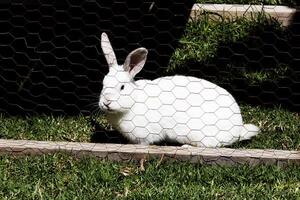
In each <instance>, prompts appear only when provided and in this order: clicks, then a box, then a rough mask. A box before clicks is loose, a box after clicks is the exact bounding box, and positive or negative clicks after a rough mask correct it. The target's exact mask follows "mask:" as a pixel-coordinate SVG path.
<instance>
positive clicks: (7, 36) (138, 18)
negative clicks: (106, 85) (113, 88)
mask: <svg viewBox="0 0 300 200" xmlns="http://www.w3.org/2000/svg"><path fill="white" fill-rule="evenodd" d="M192 5H193V1H179V0H175V1H174V0H156V1H149V0H146V1H129V0H128V1H125V0H113V1H111V0H101V1H97V0H87V1H86V0H76V1H75V0H25V1H23V0H22V1H21V0H7V1H1V3H0V27H1V28H0V93H1V94H2V95H1V97H0V112H4V113H8V114H10V115H22V114H40V113H44V114H50V113H51V114H65V115H76V114H78V113H83V114H89V113H90V112H91V111H93V109H94V107H92V106H89V105H91V104H94V103H97V101H98V95H99V93H100V91H101V87H102V86H101V81H102V79H103V77H104V75H105V74H106V73H107V71H108V69H107V64H106V62H105V59H104V56H103V55H102V51H101V48H100V35H101V32H104V31H105V32H107V33H108V35H109V37H110V39H111V41H112V44H113V46H114V48H115V51H116V55H117V57H118V61H119V63H122V62H123V61H124V59H125V57H126V56H127V54H128V53H129V52H130V51H131V50H133V49H134V48H137V47H140V46H144V47H146V48H147V49H149V57H148V62H147V65H146V66H145V69H144V70H143V72H142V73H141V74H139V78H142V77H144V78H148V79H152V78H155V77H157V76H160V74H161V72H162V71H163V70H164V69H163V68H164V66H167V63H168V61H169V58H170V56H171V54H172V53H173V51H174V49H175V48H176V45H177V41H178V39H179V38H180V37H181V35H182V33H183V30H184V28H185V24H186V22H187V19H188V16H189V12H190V8H191V7H192Z"/></svg>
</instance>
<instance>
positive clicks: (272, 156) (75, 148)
mask: <svg viewBox="0 0 300 200" xmlns="http://www.w3.org/2000/svg"><path fill="white" fill-rule="evenodd" d="M57 152H64V153H68V154H72V155H75V156H82V155H92V156H95V157H97V158H100V159H108V160H112V161H131V160H136V161H138V160H139V159H141V158H146V159H152V158H158V159H160V158H161V157H162V156H163V159H166V160H171V161H185V162H191V163H203V164H218V165H237V164H250V165H257V164H275V165H279V166H285V165H288V164H291V163H293V164H300V152H299V151H283V150H262V149H230V148H200V147H188V148H187V147H174V146H154V145H150V146H143V145H133V144H128V145H121V144H95V143H78V142H50V141H32V140H5V139H0V155H42V154H53V153H57Z"/></svg>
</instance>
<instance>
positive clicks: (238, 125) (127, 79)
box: [99, 33, 259, 147]
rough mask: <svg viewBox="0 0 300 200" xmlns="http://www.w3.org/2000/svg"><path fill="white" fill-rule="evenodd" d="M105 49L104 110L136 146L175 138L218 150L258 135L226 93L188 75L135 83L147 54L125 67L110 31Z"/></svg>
mask: <svg viewBox="0 0 300 200" xmlns="http://www.w3.org/2000/svg"><path fill="white" fill-rule="evenodd" d="M101 45H102V49H103V52H104V54H105V57H106V60H107V62H108V64H109V72H108V74H107V75H106V76H105V77H104V80H103V89H102V91H101V94H100V101H99V106H100V108H101V109H103V110H104V111H106V112H107V118H108V121H109V122H110V123H111V124H112V125H113V127H114V128H116V129H117V130H118V131H120V133H121V134H123V135H124V136H125V137H126V138H128V139H129V140H130V141H131V142H132V143H138V144H152V143H154V142H159V141H162V140H169V141H176V142H179V143H181V144H189V145H193V146H203V147H218V146H226V145H231V144H232V143H234V142H236V141H238V140H246V139H250V138H251V137H252V136H255V135H257V134H258V132H259V128H258V127H256V126H254V125H248V124H247V125H244V124H243V120H242V116H241V113H240V108H239V106H238V104H237V103H236V101H235V99H234V98H233V97H232V96H231V94H229V93H228V92H227V91H226V90H225V89H223V88H221V87H219V86H217V85H215V84H213V83H211V82H208V81H206V80H203V79H198V78H195V77H188V76H167V77H161V78H158V79H155V80H153V81H150V80H139V81H134V79H133V78H134V76H135V75H136V74H137V73H138V72H139V71H140V70H141V69H142V67H143V65H144V63H145V61H146V56H147V50H146V49H145V48H138V49H136V50H134V51H133V52H131V53H130V54H129V55H128V57H127V58H126V61H125V64H124V65H118V64H117V61H116V58H115V54H114V52H113V50H112V47H111V44H110V42H109V40H108V37H107V35H106V34H105V33H103V34H102V38H101ZM122 85H123V86H124V89H123V90H121V88H122V87H123V86H122ZM108 104H109V108H108V107H107V106H105V105H108Z"/></svg>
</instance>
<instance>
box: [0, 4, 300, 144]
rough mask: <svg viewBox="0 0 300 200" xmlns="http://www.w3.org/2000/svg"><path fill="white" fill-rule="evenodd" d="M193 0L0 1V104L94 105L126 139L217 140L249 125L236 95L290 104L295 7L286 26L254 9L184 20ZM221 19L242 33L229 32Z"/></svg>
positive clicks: (33, 109)
mask: <svg viewBox="0 0 300 200" xmlns="http://www.w3.org/2000/svg"><path fill="white" fill-rule="evenodd" d="M192 5H193V2H185V3H183V2H181V1H178V2H177V1H144V2H142V3H141V2H140V3H132V2H130V1H128V2H127V1H121V0H120V1H109V2H108V1H101V2H98V1H93V0H91V1H71V0H69V1H43V0H30V1H29V0H28V1H18V0H10V1H5V2H2V3H1V4H0V6H1V8H0V13H1V18H0V26H1V27H2V28H1V33H0V40H1V44H0V45H1V48H0V51H1V52H0V54H1V61H0V64H1V69H0V70H1V76H0V78H1V81H2V82H3V84H1V93H3V94H5V95H3V97H2V98H0V109H1V112H4V113H7V114H10V115H20V114H28V113H30V114H40V113H46V114H49V113H50V114H64V115H74V114H78V113H83V114H89V113H91V112H93V109H95V108H94V107H89V106H88V105H90V104H91V102H92V103H93V102H96V103H99V106H100V108H101V109H102V110H104V111H105V112H106V116H107V119H108V121H109V123H110V124H112V125H113V127H114V128H115V129H116V130H118V131H119V132H120V133H121V134H120V133H119V134H118V135H123V136H124V137H125V138H126V140H128V141H129V142H130V143H139V144H152V143H157V142H161V141H169V142H175V143H179V144H190V145H193V146H202V147H219V146H227V145H231V144H232V143H234V142H236V141H239V140H248V139H250V138H251V137H252V136H255V135H256V134H257V133H258V127H257V126H255V125H251V124H244V122H243V120H242V115H241V111H240V108H239V106H238V103H237V102H239V104H240V102H241V103H246V104H250V105H263V106H273V105H274V104H276V105H281V106H283V107H285V108H288V109H290V110H292V111H298V110H299V108H300V106H299V105H300V104H299V103H298V100H299V87H297V86H298V84H299V77H298V74H299V72H298V70H297V67H296V66H297V64H299V60H298V57H299V55H298V54H297V52H298V48H299V46H300V45H299V41H300V40H299V35H300V34H299V31H298V30H299V19H298V18H299V15H298V13H296V14H295V15H294V18H293V20H292V22H291V25H290V26H289V27H288V28H285V29H283V28H280V26H279V25H278V23H277V22H276V21H275V20H273V19H269V18H268V17H267V16H265V15H259V16H254V17H253V18H252V20H250V21H243V20H239V19H235V20H233V21H230V20H229V21H226V19H225V18H223V17H220V15H215V14H211V13H205V12H204V13H201V14H199V18H197V20H190V21H189V22H188V19H189V14H190V10H191V8H192ZM274 9H275V7H274ZM211 16H217V18H221V19H222V20H223V22H222V23H219V19H218V20H215V18H213V20H212V18H211ZM297 20H298V21H297ZM217 21H218V22H217ZM210 24H213V26H210ZM230 24H238V25H243V26H244V27H245V29H240V30H237V31H240V32H242V33H241V34H240V35H238V36H235V35H234V34H235V31H236V30H233V29H234V28H232V27H230ZM220 27H221V28H220ZM224 27H225V28H224ZM212 28H214V29H213V31H210V32H207V30H209V29H212ZM220 29H228V30H229V31H228V32H229V33H228V32H227V33H226V31H225V32H222V31H219V30H220ZM199 31H202V32H199ZM101 32H106V33H107V34H108V37H109V38H110V40H111V41H112V46H113V47H111V44H110V42H109V41H108V38H107V36H106V35H102V38H101V37H100V35H101ZM183 33H184V35H183ZM232 34H233V36H232ZM210 37H211V38H212V40H210V39H211V38H210ZM178 41H179V43H178ZM199 41H200V42H199ZM203 41H204V42H203ZM205 41H206V43H205ZM201 42H202V43H201ZM140 46H143V47H145V48H147V49H148V50H146V49H143V48H139V49H137V50H136V51H133V52H132V53H131V54H129V55H128V53H129V52H130V51H131V50H133V49H135V48H137V47H140ZM176 47H178V48H177V49H176ZM101 49H102V50H101ZM102 51H103V53H102ZM112 52H115V55H117V58H115V55H114V53H112ZM127 55H128V56H127ZM104 57H105V58H106V60H105V59H104ZM146 58H147V61H146ZM117 60H118V61H119V63H121V62H123V61H124V60H125V63H124V65H117V62H116V61H117ZM145 63H146V64H145ZM144 64H145V67H144ZM107 65H108V66H109V68H108V67H107ZM143 67H144V68H143ZM174 74H181V75H176V76H172V75H174ZM135 76H137V77H135ZM158 77H163V78H158ZM134 78H136V79H140V80H138V81H134ZM142 78H147V79H149V80H143V79H142ZM155 78H156V79H155ZM202 78H204V79H205V80H204V79H202ZM150 79H152V80H153V79H154V80H153V81H150ZM102 80H103V85H102V84H101V81H102ZM209 81H211V82H209ZM223 88H225V89H223ZM100 92H101V95H100V100H99V94H100ZM232 95H233V96H232ZM257 125H258V124H257Z"/></svg>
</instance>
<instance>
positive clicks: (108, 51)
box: [101, 33, 118, 67]
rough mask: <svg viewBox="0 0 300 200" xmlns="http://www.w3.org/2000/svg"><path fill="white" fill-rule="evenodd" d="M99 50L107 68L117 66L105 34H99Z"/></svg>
mask: <svg viewBox="0 0 300 200" xmlns="http://www.w3.org/2000/svg"><path fill="white" fill-rule="evenodd" d="M101 48H102V51H103V53H104V56H105V58H106V61H107V63H108V66H109V67H112V66H116V65H118V63H117V58H116V55H115V52H114V50H113V48H112V46H111V44H110V41H109V39H108V36H107V34H106V33H102V34H101Z"/></svg>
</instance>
